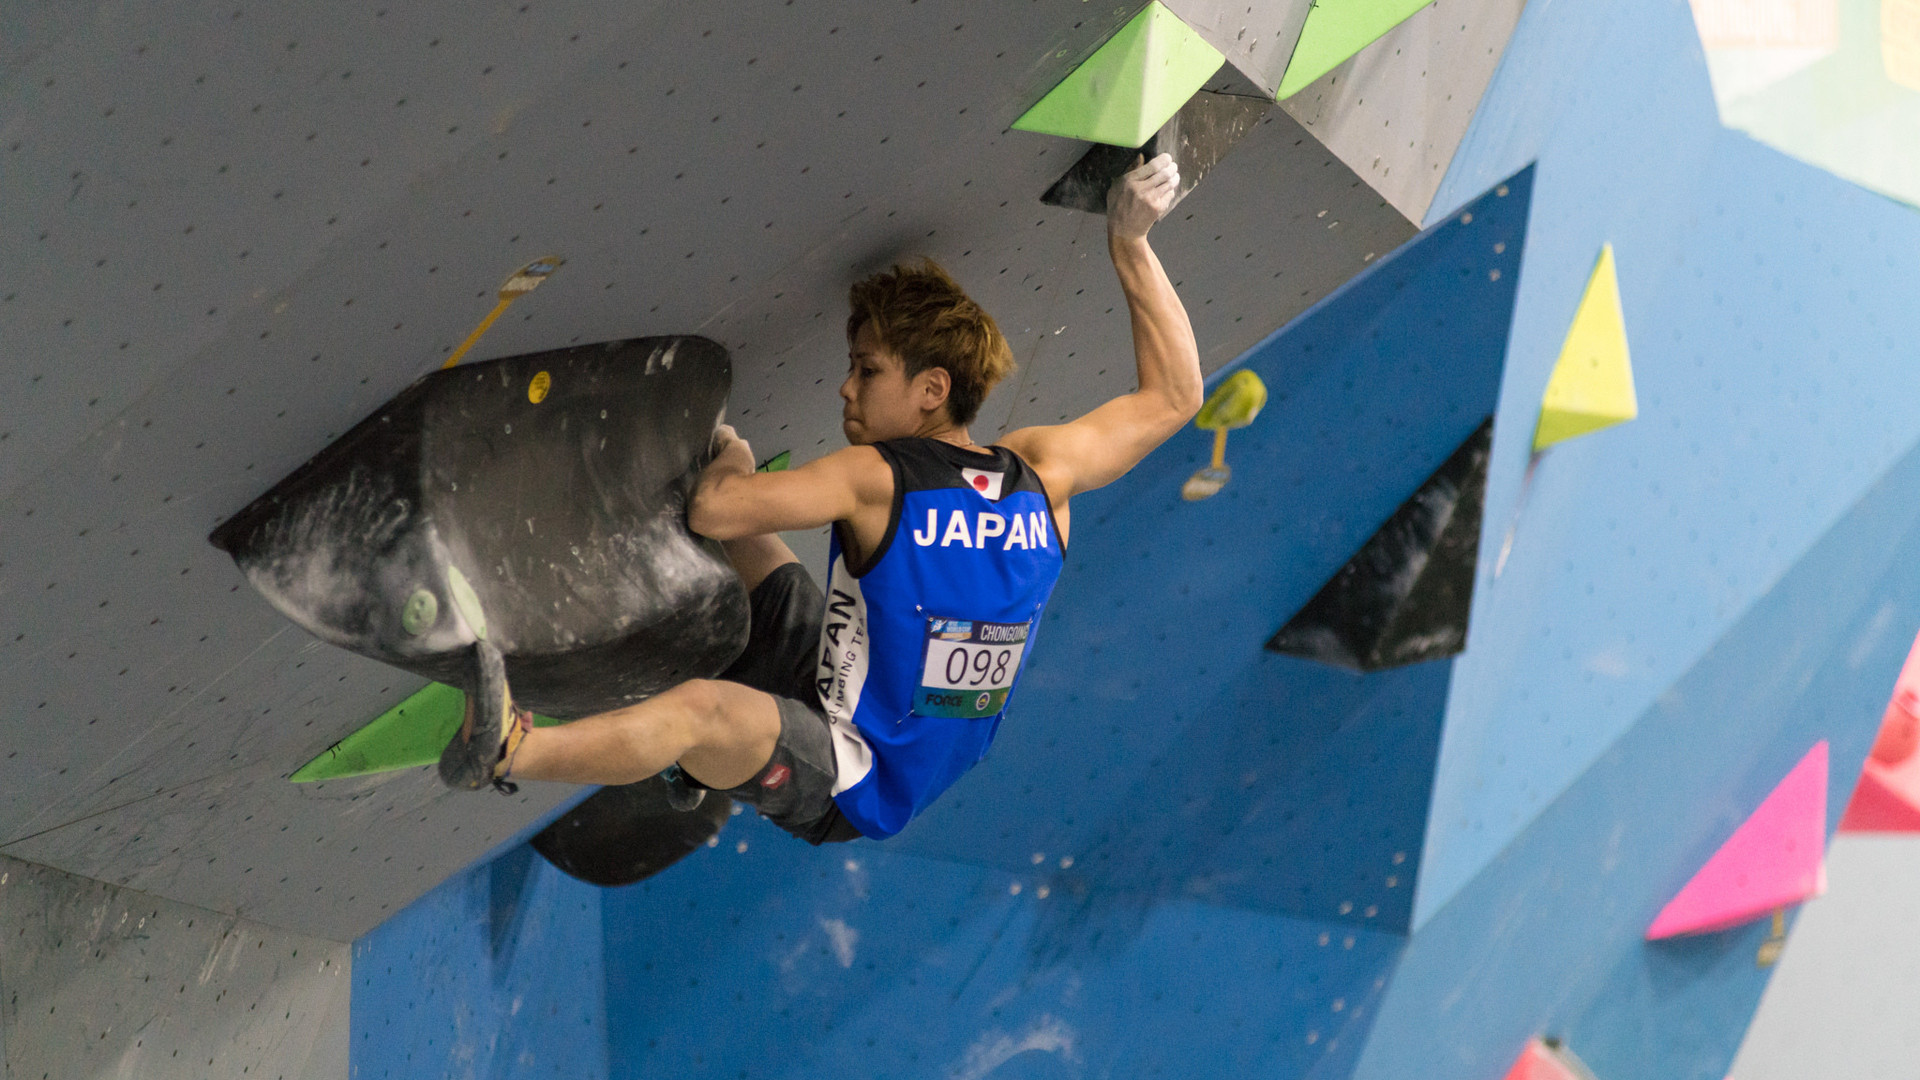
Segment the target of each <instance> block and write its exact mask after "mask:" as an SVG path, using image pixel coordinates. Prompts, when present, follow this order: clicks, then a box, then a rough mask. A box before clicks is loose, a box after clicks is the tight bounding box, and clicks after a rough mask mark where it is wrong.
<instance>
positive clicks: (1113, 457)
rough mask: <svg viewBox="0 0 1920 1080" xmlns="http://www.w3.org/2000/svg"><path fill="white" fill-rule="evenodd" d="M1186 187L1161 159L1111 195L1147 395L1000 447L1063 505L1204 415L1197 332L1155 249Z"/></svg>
mask: <svg viewBox="0 0 1920 1080" xmlns="http://www.w3.org/2000/svg"><path fill="white" fill-rule="evenodd" d="M1179 187H1180V172H1179V169H1178V168H1177V167H1176V166H1175V165H1174V163H1173V159H1172V158H1171V157H1169V156H1168V155H1165V154H1162V155H1160V156H1159V157H1156V158H1154V159H1153V160H1152V161H1149V162H1146V163H1145V164H1142V165H1137V166H1135V167H1134V168H1133V169H1132V170H1131V171H1130V172H1128V173H1127V174H1126V175H1125V176H1123V177H1121V178H1120V179H1119V180H1116V181H1115V182H1114V186H1113V189H1112V190H1111V191H1110V192H1109V193H1108V195H1107V250H1108V252H1109V253H1110V254H1111V255H1112V256H1113V267H1114V270H1115V271H1116V272H1117V273H1118V274H1119V276H1120V289H1121V291H1122V292H1124V293H1125V294H1126V297H1127V310H1128V312H1129V314H1130V315H1131V317H1132V320H1133V349H1134V358H1135V362H1136V364H1137V365H1138V370H1139V388H1138V389H1136V390H1134V392H1133V393H1131V394H1124V395H1122V396H1120V397H1117V398H1114V399H1113V400H1112V401H1109V402H1107V403H1106V404H1104V405H1102V406H1100V407H1099V408H1097V409H1094V410H1093V411H1092V412H1089V413H1087V414H1086V415H1085V416H1082V417H1080V418H1079V419H1078V420H1074V421H1072V422H1071V423H1066V424H1058V425H1049V426H1045V427H1032V428H1024V429H1022V430H1020V431H1016V432H1013V433H1011V434H1009V435H1008V436H1007V437H1006V438H1004V439H1002V440H1001V442H1002V444H1003V445H1005V446H1006V447H1008V448H1009V449H1011V450H1013V451H1015V452H1016V453H1018V454H1020V456H1022V457H1024V458H1026V459H1027V461H1028V462H1029V463H1031V464H1032V465H1033V467H1034V468H1035V469H1036V470H1037V471H1039V473H1040V474H1041V476H1042V478H1043V479H1045V480H1046V482H1047V489H1048V493H1049V494H1050V495H1051V496H1052V497H1053V498H1054V499H1055V500H1056V501H1057V502H1062V503H1063V502H1065V500H1067V499H1069V498H1071V497H1072V496H1073V495H1074V494H1076V493H1078V492H1082V491H1091V490H1092V489H1094V488H1097V487H1102V486H1104V485H1106V484H1110V483H1112V482H1113V481H1115V480H1118V479H1119V478H1120V477H1121V476H1122V475H1124V474H1125V473H1126V472H1127V470H1128V469H1131V468H1133V467H1134V466H1135V465H1137V464H1139V463H1140V460H1141V459H1142V458H1144V457H1146V456H1147V455H1148V454H1149V453H1151V452H1152V451H1153V449H1154V448H1155V447H1157V446H1159V445H1160V444H1161V443H1163V442H1165V441H1167V439H1168V438H1170V437H1172V435H1173V433H1174V432H1176V431H1179V430H1180V429H1181V428H1182V427H1183V426H1185V425H1186V423H1187V421H1188V420H1191V419H1193V416H1194V414H1195V413H1197V412H1199V411H1200V402H1201V380H1200V350H1199V347H1198V345H1196V344H1195V342H1194V339H1193V325H1192V324H1191V323H1190V322H1189V321H1188V320H1187V310H1186V308H1185V307H1183V306H1181V303H1180V297H1179V296H1178V295H1177V294H1176V293H1175V292H1174V291H1173V282H1171V281H1169V280H1168V279H1167V272H1166V270H1165V269H1163V268H1162V267H1161V266H1160V260H1159V258H1158V257H1156V256H1155V255H1154V253H1153V249H1152V248H1151V247H1149V246H1147V230H1148V229H1150V228H1152V226H1153V223H1154V222H1156V221H1158V220H1160V217H1161V216H1162V215H1163V214H1165V213H1166V212H1167V210H1168V208H1170V207H1171V206H1172V205H1173V200H1174V197H1175V195H1176V194H1177V192H1178V191H1179ZM1056 509H1057V508H1056Z"/></svg>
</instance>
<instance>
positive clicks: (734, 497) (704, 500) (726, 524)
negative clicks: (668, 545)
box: [687, 454, 753, 540]
mask: <svg viewBox="0 0 1920 1080" xmlns="http://www.w3.org/2000/svg"><path fill="white" fill-rule="evenodd" d="M738 456H739V455H734V454H721V455H720V456H718V457H716V458H714V460H713V461H712V463H711V464H709V465H708V466H707V467H706V469H705V470H704V471H702V472H701V473H700V479H699V481H698V482H697V483H695V484H694V488H693V498H692V499H691V500H690V501H689V503H688V506H687V526H688V527H689V528H691V529H692V530H693V531H694V532H696V533H699V534H700V535H701V536H706V537H711V538H713V539H715V540H732V539H735V538H737V537H739V536H743V535H747V534H745V533H742V532H740V531H739V530H738V522H736V521H734V520H733V519H735V518H737V517H738V516H739V514H738V513H737V512H734V511H735V510H736V507H737V506H738V504H739V503H740V502H741V498H740V495H739V494H738V493H737V492H735V491H732V490H730V488H732V487H733V486H734V485H736V484H738V483H739V482H740V481H741V480H742V479H743V478H745V477H748V476H751V475H753V459H752V455H750V454H749V455H747V456H746V460H745V461H744V462H743V461H739V460H735V458H736V457H738Z"/></svg>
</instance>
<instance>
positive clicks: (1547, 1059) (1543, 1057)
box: [1506, 1038, 1593, 1080]
mask: <svg viewBox="0 0 1920 1080" xmlns="http://www.w3.org/2000/svg"><path fill="white" fill-rule="evenodd" d="M1577 1061H1578V1059H1577V1058H1574V1057H1573V1055H1571V1054H1565V1053H1563V1052H1556V1051H1555V1050H1554V1049H1553V1048H1552V1047H1550V1046H1548V1045H1547V1044H1546V1043H1544V1042H1542V1041H1540V1040H1539V1039H1537V1038H1536V1039H1528V1040H1527V1048H1526V1049H1525V1050H1522V1051H1520V1056H1519V1057H1518V1058H1516V1059H1514V1062H1513V1068H1511V1069H1508V1070H1507V1076H1506V1080H1592V1077H1593V1074H1592V1073H1590V1072H1588V1071H1587V1070H1586V1067H1585V1066H1583V1065H1579V1064H1577Z"/></svg>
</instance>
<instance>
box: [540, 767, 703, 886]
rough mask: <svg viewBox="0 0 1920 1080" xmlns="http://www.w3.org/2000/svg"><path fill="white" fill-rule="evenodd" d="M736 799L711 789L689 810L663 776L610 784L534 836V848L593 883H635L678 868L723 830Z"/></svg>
mask: <svg viewBox="0 0 1920 1080" xmlns="http://www.w3.org/2000/svg"><path fill="white" fill-rule="evenodd" d="M732 814H733V800H732V799H729V798H727V797H726V796H725V795H722V794H720V793H719V792H717V791H709V792H707V797H706V798H705V799H702V800H701V801H700V805H699V806H697V807H695V808H694V809H692V810H688V811H685V812H682V811H679V810H675V809H673V807H671V806H669V805H668V804H667V782H666V781H665V780H663V779H661V778H660V777H658V776H654V777H649V778H648V779H645V780H642V781H640V782H639V783H637V784H622V785H619V786H617V787H605V788H601V789H600V790H599V791H596V792H594V793H593V794H592V795H589V796H587V798H586V799H585V800H584V801H582V802H581V803H580V805H578V806H576V807H574V808H573V809H571V810H569V811H567V812H566V813H565V814H563V815H561V816H560V818H559V819H558V820H557V821H555V822H554V823H553V824H551V825H549V826H547V827H546V828H544V829H542V830H540V831H539V832H538V833H535V834H534V837H533V840H532V844H533V850H535V851H537V852H539V853H540V854H541V855H542V856H544V857H545V858H546V860H547V861H548V862H550V863H552V864H553V865H554V866H555V867H556V868H558V869H559V870H561V871H562V872H564V873H567V874H569V875H572V876H573V877H576V878H579V879H580V880H581V881H584V882H586V883H587V884H589V885H608V886H611V885H631V884H633V883H634V882H636V881H639V880H641V879H642V878H648V877H652V876H653V875H655V874H657V873H659V872H660V871H662V870H665V869H666V868H667V867H669V866H672V865H673V864H674V863H676V862H679V861H680V860H681V859H684V858H686V857H687V855H689V854H690V853H692V852H693V851H694V850H695V849H697V848H699V847H701V846H702V845H704V844H705V843H706V842H707V841H708V840H710V839H712V838H713V837H714V836H715V835H717V834H718V833H719V832H720V827H721V826H723V825H725V824H726V823H727V818H729V817H731V816H732Z"/></svg>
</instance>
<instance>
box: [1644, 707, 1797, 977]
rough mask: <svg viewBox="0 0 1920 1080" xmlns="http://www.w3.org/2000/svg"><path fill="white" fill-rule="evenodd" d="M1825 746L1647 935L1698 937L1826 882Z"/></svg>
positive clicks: (1733, 838) (1744, 825)
mask: <svg viewBox="0 0 1920 1080" xmlns="http://www.w3.org/2000/svg"><path fill="white" fill-rule="evenodd" d="M1826 839H1827V743H1826V740H1825V739H1822V740H1820V741H1819V742H1817V743H1815V744H1814V746H1813V749H1811V750H1809V751H1807V756H1805V757H1803V758H1801V759H1800V763H1799V764H1798V765H1795V766H1794V767H1793V771H1791V772H1789V773H1787V776H1786V779H1784V780H1782V781H1780V783H1779V785H1778V786H1776V787H1775V788H1774V789H1773V791H1772V793H1770V794H1769V795H1768V796H1767V797H1766V799H1765V800H1764V801H1762V802H1761V803H1760V808H1759V809H1757V810H1755V811H1754V812H1753V815H1752V816H1751V817H1749V818H1747V820H1746V821H1744V822H1742V823H1741V824H1740V827H1739V828H1738V829H1735V830H1734V831H1733V835H1732V836H1730V837H1728V838H1727V842H1726V843H1724V844H1721V845H1720V850H1718V851H1716V852H1714V853H1713V858H1711V859H1708V860H1707V864H1706V865H1705V866H1702V867H1701V868H1700V870H1699V872H1698V873H1696V874H1694V875H1693V878H1692V879H1691V880H1689V881H1688V882H1687V883H1686V885H1685V886H1683V887H1682V888H1681V890H1680V892H1679V893H1678V894H1677V895H1675V896H1674V898H1673V899H1672V900H1669V901H1667V906H1666V907H1664V908H1661V909H1660V914H1659V915H1657V916H1655V918H1654V920H1653V925H1652V926H1649V927H1647V940H1649V941H1652V940H1654V939H1656V938H1665V937H1673V936H1674V935H1676V934H1705V933H1709V932H1711V931H1714V930H1725V929H1726V928H1728V927H1730V926H1738V925H1740V924H1741V923H1744V922H1747V921H1749V920H1752V919H1756V918H1759V917H1760V916H1762V915H1765V914H1767V913H1768V912H1771V911H1774V910H1775V909H1778V908H1783V907H1786V906H1787V905H1789V904H1797V903H1799V902H1800V901H1802V900H1805V899H1807V898H1808V897H1811V896H1818V895H1819V894H1820V893H1822V892H1824V891H1825V890H1826V887H1827V877H1826V870H1825V867H1824V865H1823V863H1822V855H1823V854H1824V853H1825V849H1826Z"/></svg>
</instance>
